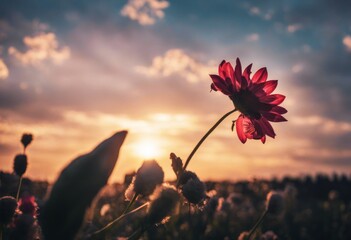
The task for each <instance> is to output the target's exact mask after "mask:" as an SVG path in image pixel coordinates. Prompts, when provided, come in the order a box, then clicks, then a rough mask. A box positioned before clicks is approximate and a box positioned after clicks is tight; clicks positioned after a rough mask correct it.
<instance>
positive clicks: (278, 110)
mask: <svg viewBox="0 0 351 240" xmlns="http://www.w3.org/2000/svg"><path fill="white" fill-rule="evenodd" d="M270 112H274V113H279V114H284V113H287V112H288V110H286V109H285V108H283V107H281V106H274V107H272V109H271V110H270Z"/></svg>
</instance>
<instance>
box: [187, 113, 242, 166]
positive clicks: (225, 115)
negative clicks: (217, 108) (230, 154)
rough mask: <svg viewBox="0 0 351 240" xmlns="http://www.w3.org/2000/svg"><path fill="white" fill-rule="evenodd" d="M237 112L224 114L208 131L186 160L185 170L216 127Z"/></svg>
mask: <svg viewBox="0 0 351 240" xmlns="http://www.w3.org/2000/svg"><path fill="white" fill-rule="evenodd" d="M235 111H236V109H234V110H231V111H229V112H227V113H226V114H224V115H223V116H222V117H221V118H220V119H219V120H218V121H217V122H216V123H215V125H213V127H211V128H210V130H208V131H207V133H206V134H205V135H204V136H203V137H202V138H201V139H200V141H199V142H198V143H197V144H196V146H195V148H194V149H193V151H192V152H191V153H190V155H189V157H188V159H187V160H186V162H185V164H184V167H183V170H185V169H186V167H187V166H188V164H189V162H190V160H191V158H192V157H193V156H194V154H195V152H196V151H197V149H198V148H199V147H200V146H201V144H202V143H203V142H204V141H205V139H206V138H207V137H208V136H209V135H210V134H211V133H212V132H213V130H215V129H216V127H217V126H218V125H219V124H220V123H221V122H222V121H223V120H224V119H225V118H226V117H228V116H229V115H230V114H232V113H234V112H235Z"/></svg>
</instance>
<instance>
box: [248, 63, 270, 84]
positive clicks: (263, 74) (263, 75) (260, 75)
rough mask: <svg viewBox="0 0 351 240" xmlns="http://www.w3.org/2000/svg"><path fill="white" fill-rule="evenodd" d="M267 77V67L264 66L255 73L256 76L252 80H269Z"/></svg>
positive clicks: (256, 81) (257, 81)
mask: <svg viewBox="0 0 351 240" xmlns="http://www.w3.org/2000/svg"><path fill="white" fill-rule="evenodd" d="M267 77H268V72H267V68H265V67H263V68H261V69H259V70H258V71H257V72H256V73H255V74H254V76H253V77H252V82H253V83H262V82H265V81H267Z"/></svg>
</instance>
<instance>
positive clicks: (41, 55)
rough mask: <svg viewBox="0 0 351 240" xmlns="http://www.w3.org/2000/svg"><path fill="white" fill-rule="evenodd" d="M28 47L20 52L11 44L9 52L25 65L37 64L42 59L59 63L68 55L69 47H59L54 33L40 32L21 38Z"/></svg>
mask: <svg viewBox="0 0 351 240" xmlns="http://www.w3.org/2000/svg"><path fill="white" fill-rule="evenodd" d="M23 42H24V44H25V45H26V46H27V47H28V50H27V51H26V52H21V51H19V50H18V49H17V48H15V47H13V46H11V47H10V48H9V50H8V52H9V54H10V55H12V56H14V57H15V58H16V59H17V60H19V61H20V62H22V63H23V64H25V65H28V64H31V65H37V64H39V63H40V62H42V61H44V60H48V59H50V60H52V61H53V62H54V63H61V62H63V61H64V60H66V59H68V58H69V56H70V49H69V47H67V46H65V47H63V48H61V49H59V46H58V42H57V39H56V35H55V34H54V33H40V34H38V35H37V36H34V37H29V36H26V37H24V39H23Z"/></svg>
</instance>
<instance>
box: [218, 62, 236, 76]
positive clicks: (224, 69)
mask: <svg viewBox="0 0 351 240" xmlns="http://www.w3.org/2000/svg"><path fill="white" fill-rule="evenodd" d="M218 73H219V76H220V77H221V78H223V79H226V78H230V79H232V78H233V77H234V69H233V67H232V65H231V64H230V62H226V61H224V60H223V61H222V62H221V64H220V65H219V67H218Z"/></svg>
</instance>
